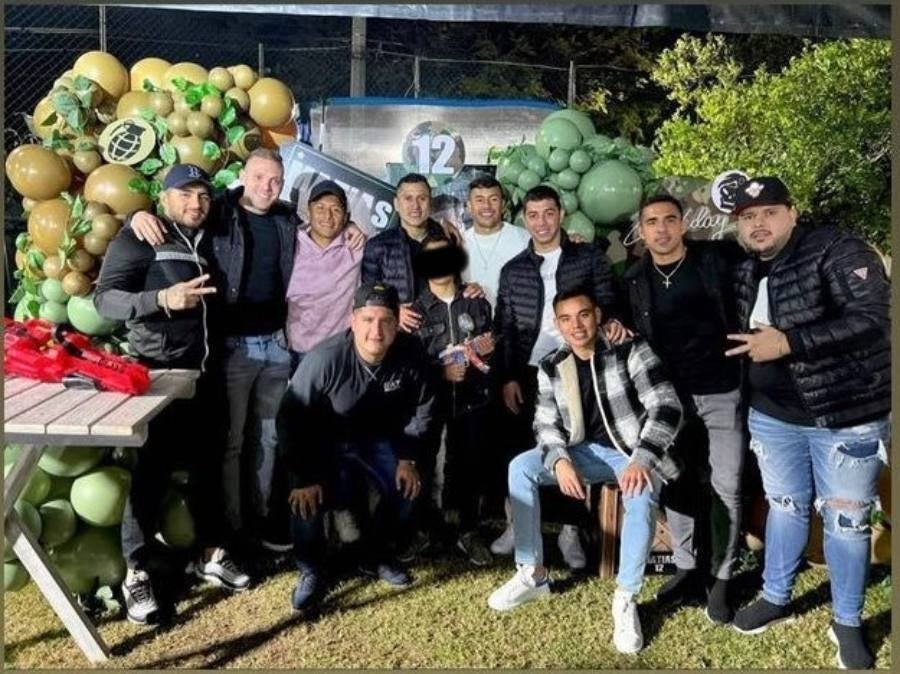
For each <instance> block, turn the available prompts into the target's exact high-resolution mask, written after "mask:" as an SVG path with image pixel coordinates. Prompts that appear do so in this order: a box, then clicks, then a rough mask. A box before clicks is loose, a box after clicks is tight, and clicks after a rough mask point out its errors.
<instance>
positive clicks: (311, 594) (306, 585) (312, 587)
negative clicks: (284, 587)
mask: <svg viewBox="0 0 900 674" xmlns="http://www.w3.org/2000/svg"><path fill="white" fill-rule="evenodd" d="M324 588H325V583H324V582H323V581H322V577H321V576H320V575H319V574H318V573H317V572H316V571H313V570H306V571H302V572H301V573H300V576H299V577H298V578H297V585H296V587H294V591H293V592H292V593H291V606H292V607H293V609H294V610H295V611H306V610H309V609H310V608H312V607H314V606H315V605H316V604H318V602H319V600H320V599H322V596H323V594H324V592H323V590H324Z"/></svg>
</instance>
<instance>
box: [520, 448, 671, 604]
mask: <svg viewBox="0 0 900 674" xmlns="http://www.w3.org/2000/svg"><path fill="white" fill-rule="evenodd" d="M568 452H569V456H570V457H572V463H573V464H574V466H575V470H577V471H578V475H579V476H581V479H582V481H584V482H586V483H588V484H594V483H597V482H616V481H618V477H619V475H621V474H622V471H624V470H625V468H626V467H627V466H628V462H629V459H628V457H627V456H625V455H624V454H622V453H621V452H619V451H618V450H615V449H612V448H610V447H604V446H603V445H598V444H597V443H594V442H583V443H581V444H579V445H575V446H573V447H569V448H568ZM555 484H558V483H557V481H556V476H555V475H554V474H553V473H551V472H550V471H548V470H547V469H546V468H544V463H543V456H542V453H541V450H539V449H530V450H528V451H527V452H522V453H521V454H519V455H518V456H517V457H516V458H514V459H513V460H512V461H511V462H510V464H509V498H510V502H511V503H512V524H513V533H514V535H515V541H516V564H528V565H532V566H538V565H542V564H543V558H544V546H543V540H542V538H541V502H540V498H539V496H538V489H539V487H542V486H545V485H555ZM661 486H662V483H661V481H660V480H659V478H658V477H656V475H655V474H654V475H653V490H652V491H651V490H648V489H644V490H643V491H642V492H641V493H640V494H638V495H637V496H631V497H625V496H623V497H622V504H623V505H624V506H625V518H624V520H623V524H622V540H621V544H620V546H619V573H618V575H617V576H616V582H617V583H618V585H619V587H620V588H622V589H623V590H626V591H627V592H631V593H633V594H637V593H638V592H640V590H641V585H642V584H643V581H644V567H645V566H646V564H647V556H648V555H649V554H650V546H651V545H652V544H653V534H654V533H655V531H656V510H657V507H658V503H659V492H660V488H661Z"/></svg>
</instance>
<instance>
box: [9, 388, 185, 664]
mask: <svg viewBox="0 0 900 674" xmlns="http://www.w3.org/2000/svg"><path fill="white" fill-rule="evenodd" d="M150 375H151V379H152V383H151V386H150V389H149V390H148V391H147V393H145V394H144V395H139V396H130V395H127V394H124V393H112V392H108V391H92V390H83V389H66V388H64V387H63V385H62V384H44V383H41V382H38V381H34V380H31V379H22V378H17V377H9V378H6V379H5V380H4V384H5V387H4V395H3V398H4V400H3V402H4V415H3V430H4V434H5V436H6V442H7V443H15V444H19V445H23V448H22V453H21V455H20V456H19V458H18V459H17V460H16V462H15V464H14V465H13V466H12V468H11V469H10V472H9V474H8V475H7V477H6V480H5V484H4V490H3V517H4V531H5V533H6V537H7V540H8V542H9V544H10V545H11V547H12V549H13V550H14V551H15V553H16V555H17V556H18V558H19V561H20V562H21V563H22V566H24V567H25V569H26V570H27V571H28V573H29V574H31V578H32V579H33V580H34V582H35V584H36V585H37V586H38V589H40V591H41V593H42V594H43V595H44V597H46V599H47V601H48V602H50V606H51V607H53V610H54V611H56V614H57V615H58V616H59V618H60V620H62V623H63V625H65V627H66V629H68V630H69V633H70V634H71V635H72V637H73V638H74V639H75V641H76V643H77V644H78V646H79V647H80V648H81V650H82V651H83V652H84V654H85V655H86V656H87V658H88V660H90V661H91V662H103V661H105V660H107V659H108V658H109V649H108V648H107V646H106V644H105V643H104V642H103V639H102V638H101V637H100V634H99V633H98V632H97V629H96V628H95V627H94V625H93V623H91V621H90V620H89V619H88V617H87V616H86V615H85V614H84V611H82V609H81V607H80V606H79V605H78V603H77V602H76V601H75V599H74V598H73V597H72V595H71V593H70V592H69V590H68V588H67V587H66V585H65V583H64V582H63V581H62V579H61V578H60V576H59V574H58V572H57V571H56V569H55V568H54V566H53V563H52V561H51V560H50V558H49V557H48V555H47V553H46V552H45V551H44V549H43V548H42V547H41V545H40V543H38V541H37V540H36V539H35V538H34V536H32V534H31V532H30V531H28V529H27V528H25V527H24V526H23V524H22V519H21V518H20V517H19V514H18V512H16V510H15V509H14V508H13V505H14V504H15V502H16V499H17V498H18V497H19V494H21V493H22V490H23V489H24V488H25V485H26V484H27V482H28V479H29V477H31V473H32V471H33V470H34V467H35V466H36V465H37V463H38V460H39V459H40V458H41V454H42V452H43V451H44V448H45V447H48V446H53V445H80V446H98V447H103V446H114V447H139V446H141V445H143V444H144V443H145V442H146V441H147V424H148V423H149V422H150V420H151V419H153V418H154V417H155V416H157V415H158V414H159V413H160V412H161V411H162V410H163V408H165V407H166V406H167V405H168V404H169V403H171V402H172V401H173V400H177V399H179V398H190V397H192V396H193V395H194V384H195V381H196V379H197V377H198V376H199V372H198V371H197V370H152V371H151V373H150Z"/></svg>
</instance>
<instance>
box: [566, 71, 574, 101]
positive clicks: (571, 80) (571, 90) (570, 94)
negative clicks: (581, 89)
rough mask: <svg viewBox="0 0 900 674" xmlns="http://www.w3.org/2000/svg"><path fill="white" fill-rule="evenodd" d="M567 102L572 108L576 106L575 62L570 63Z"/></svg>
mask: <svg viewBox="0 0 900 674" xmlns="http://www.w3.org/2000/svg"><path fill="white" fill-rule="evenodd" d="M566 102H567V104H568V106H569V107H570V108H571V107H572V106H573V105H574V104H575V61H569V91H568V94H567V96H566Z"/></svg>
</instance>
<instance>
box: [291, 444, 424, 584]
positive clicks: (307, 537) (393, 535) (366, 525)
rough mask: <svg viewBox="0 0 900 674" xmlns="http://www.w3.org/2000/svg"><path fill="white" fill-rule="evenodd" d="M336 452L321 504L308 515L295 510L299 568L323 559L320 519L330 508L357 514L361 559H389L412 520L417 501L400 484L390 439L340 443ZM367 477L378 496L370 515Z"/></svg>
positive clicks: (313, 565) (293, 521) (293, 523)
mask: <svg viewBox="0 0 900 674" xmlns="http://www.w3.org/2000/svg"><path fill="white" fill-rule="evenodd" d="M334 452H335V455H334V457H333V458H334V464H333V465H334V471H333V473H332V475H331V476H330V477H329V479H328V480H327V482H326V483H325V484H323V485H322V505H321V506H320V507H319V508H318V510H317V511H316V514H315V515H314V516H313V517H311V518H309V519H303V518H301V517H300V516H299V515H296V514H292V515H291V528H292V530H293V539H294V559H295V561H296V564H297V568H298V569H299V570H301V571H306V570H308V569H311V568H312V569H318V568H320V566H321V564H322V561H323V559H324V557H325V554H324V553H325V541H324V532H323V527H322V519H323V516H324V514H325V512H327V511H329V510H343V509H349V510H352V511H353V513H354V514H355V515H356V516H357V517H359V520H360V525H361V526H360V529H361V534H362V537H361V539H360V542H359V554H360V558H361V559H360V561H361V562H363V563H379V562H387V561H390V558H391V548H392V546H394V545H396V543H397V541H398V539H399V538H400V537H402V536H403V535H404V534H405V533H406V529H407V528H408V526H409V524H410V522H411V519H412V506H413V501H411V500H409V499H407V498H405V497H404V496H403V494H402V493H401V492H400V490H399V489H397V484H396V479H395V478H396V474H397V453H396V451H395V450H394V446H393V444H392V443H390V442H389V441H386V440H382V441H376V442H371V443H368V444H362V445H360V444H352V443H338V444H337V445H335V447H334ZM366 479H368V481H369V483H371V484H372V485H373V486H374V487H375V489H376V490H377V491H378V494H379V496H380V498H379V500H378V505H377V506H376V507H375V511H374V512H373V513H372V515H371V517H369V490H368V484H367V482H366Z"/></svg>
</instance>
